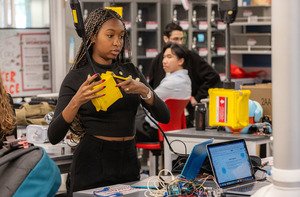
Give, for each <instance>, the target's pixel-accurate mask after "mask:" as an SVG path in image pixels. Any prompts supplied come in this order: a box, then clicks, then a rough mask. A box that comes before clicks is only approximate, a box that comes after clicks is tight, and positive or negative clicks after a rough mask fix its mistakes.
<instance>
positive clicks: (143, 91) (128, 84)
mask: <svg viewBox="0 0 300 197" xmlns="http://www.w3.org/2000/svg"><path fill="white" fill-rule="evenodd" d="M118 82H119V84H118V85H117V86H118V87H120V88H121V89H122V90H123V91H124V92H125V93H126V94H139V95H140V96H141V97H142V98H146V96H147V94H148V93H149V91H150V93H151V97H150V99H144V101H145V102H146V103H148V104H149V105H152V104H153V102H154V96H153V92H152V91H151V90H150V88H148V87H147V86H146V85H145V84H143V83H142V82H139V81H136V80H134V79H132V78H130V79H127V80H126V81H122V80H119V79H118Z"/></svg>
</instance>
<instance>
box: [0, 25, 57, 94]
mask: <svg viewBox="0 0 300 197" xmlns="http://www.w3.org/2000/svg"><path fill="white" fill-rule="evenodd" d="M50 60H51V56H50V30H49V29H0V71H1V76H2V79H3V82H4V85H5V88H6V90H7V92H8V93H10V94H11V95H12V97H26V96H35V95H37V94H43V93H51V92H52V87H51V86H52V83H51V61H50Z"/></svg>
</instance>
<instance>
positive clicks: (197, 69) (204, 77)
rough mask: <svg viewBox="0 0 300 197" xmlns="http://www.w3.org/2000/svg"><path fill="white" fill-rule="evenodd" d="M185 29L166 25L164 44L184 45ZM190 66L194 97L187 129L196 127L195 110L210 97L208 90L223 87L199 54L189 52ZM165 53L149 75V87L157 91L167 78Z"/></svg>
mask: <svg viewBox="0 0 300 197" xmlns="http://www.w3.org/2000/svg"><path fill="white" fill-rule="evenodd" d="M183 38H184V35H183V29H182V27H181V26H180V25H178V24H176V23H169V24H167V25H166V27H165V30H164V32H163V40H164V43H165V44H166V43H168V42H172V43H177V44H180V45H182V44H183ZM188 55H189V57H188V59H189V65H188V66H187V69H188V74H189V77H190V79H191V81H192V97H191V101H190V103H189V104H188V105H187V110H188V112H189V115H188V117H187V127H193V126H194V110H195V106H196V104H197V103H199V102H200V100H201V99H203V98H207V97H208V89H209V88H216V87H221V80H220V76H219V74H218V73H217V72H216V71H215V69H214V68H213V67H211V66H210V65H209V64H208V63H207V62H206V61H205V60H204V59H203V58H201V57H200V56H199V55H198V54H197V53H195V52H193V51H191V50H189V54H188ZM162 60H163V53H162V52H161V53H159V54H158V55H157V56H156V57H155V58H154V59H153V60H152V62H151V65H150V73H149V85H150V86H151V87H152V88H153V89H155V88H156V87H157V86H159V84H160V82H161V81H162V79H163V78H164V77H165V76H166V72H165V70H164V69H163V64H162Z"/></svg>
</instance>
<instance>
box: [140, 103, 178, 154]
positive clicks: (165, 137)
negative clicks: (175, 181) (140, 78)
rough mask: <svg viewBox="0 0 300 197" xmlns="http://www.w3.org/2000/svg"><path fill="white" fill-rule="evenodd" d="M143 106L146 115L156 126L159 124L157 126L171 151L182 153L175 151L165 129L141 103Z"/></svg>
mask: <svg viewBox="0 0 300 197" xmlns="http://www.w3.org/2000/svg"><path fill="white" fill-rule="evenodd" d="M141 107H142V109H143V110H144V112H145V114H146V116H147V117H148V118H149V119H150V120H151V121H152V122H153V123H154V124H155V126H157V128H158V129H159V130H160V132H161V134H162V135H163V136H164V139H165V140H166V142H167V144H168V146H169V148H170V151H171V152H172V153H174V154H175V155H177V156H180V155H182V154H180V153H177V152H175V151H174V150H173V148H172V146H171V144H170V142H169V140H168V138H167V136H166V134H165V133H164V131H163V130H162V129H161V128H160V126H159V125H158V124H157V122H156V121H155V120H154V119H153V118H152V117H151V116H149V114H148V112H147V111H146V109H145V108H144V106H142V105H141Z"/></svg>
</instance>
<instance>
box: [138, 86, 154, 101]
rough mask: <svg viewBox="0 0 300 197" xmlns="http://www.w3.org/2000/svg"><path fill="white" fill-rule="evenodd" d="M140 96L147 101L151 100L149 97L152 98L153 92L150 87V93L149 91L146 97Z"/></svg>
mask: <svg viewBox="0 0 300 197" xmlns="http://www.w3.org/2000/svg"><path fill="white" fill-rule="evenodd" d="M147 88H148V87H147ZM140 97H141V98H142V99H143V100H145V101H147V100H149V99H151V97H152V94H151V90H150V88H148V93H147V95H146V97H145V98H144V97H142V95H140Z"/></svg>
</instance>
